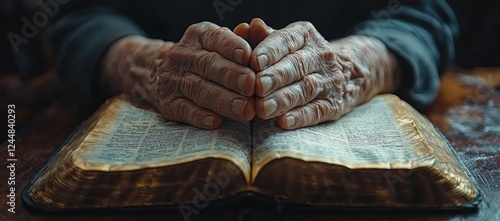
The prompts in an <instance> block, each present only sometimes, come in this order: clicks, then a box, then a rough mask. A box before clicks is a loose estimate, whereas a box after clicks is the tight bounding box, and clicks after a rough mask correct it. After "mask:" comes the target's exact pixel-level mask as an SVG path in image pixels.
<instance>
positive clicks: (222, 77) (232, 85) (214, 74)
mask: <svg viewBox="0 0 500 221" xmlns="http://www.w3.org/2000/svg"><path fill="white" fill-rule="evenodd" d="M170 58H171V61H172V62H173V63H176V64H177V65H181V66H183V69H184V71H187V72H192V73H195V74H197V75H199V76H201V77H203V78H205V79H208V80H210V81H213V82H216V83H218V84H220V85H223V86H224V87H226V88H228V89H230V90H232V91H235V92H238V93H240V94H242V95H244V96H247V97H248V96H252V95H253V94H254V87H255V73H254V72H253V71H252V69H250V68H248V67H245V66H242V65H239V64H237V63H234V62H232V61H230V60H228V59H226V58H224V57H223V56H222V55H220V54H219V53H216V52H208V51H205V50H198V51H190V50H185V49H184V48H183V47H175V48H174V49H172V50H171V54H170Z"/></svg>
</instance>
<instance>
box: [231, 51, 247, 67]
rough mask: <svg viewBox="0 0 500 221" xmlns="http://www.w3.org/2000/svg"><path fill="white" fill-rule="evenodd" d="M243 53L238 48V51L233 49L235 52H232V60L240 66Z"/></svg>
mask: <svg viewBox="0 0 500 221" xmlns="http://www.w3.org/2000/svg"><path fill="white" fill-rule="evenodd" d="M244 53H245V52H244V51H243V49H239V48H238V49H235V50H234V51H233V59H234V60H235V61H236V62H238V63H240V64H243V54H244Z"/></svg>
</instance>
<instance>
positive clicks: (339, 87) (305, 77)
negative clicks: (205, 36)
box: [234, 19, 397, 129]
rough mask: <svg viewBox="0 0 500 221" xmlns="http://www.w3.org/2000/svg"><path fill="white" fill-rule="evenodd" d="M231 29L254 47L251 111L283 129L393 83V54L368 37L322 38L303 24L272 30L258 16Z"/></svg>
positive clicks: (326, 115) (314, 120)
mask: <svg viewBox="0 0 500 221" xmlns="http://www.w3.org/2000/svg"><path fill="white" fill-rule="evenodd" d="M234 32H235V33H236V34H237V35H239V36H241V37H243V38H244V39H246V40H247V41H249V42H250V44H251V45H252V46H254V47H255V48H254V49H253V51H252V55H251V58H250V67H251V68H252V69H253V70H254V71H255V72H256V73H257V74H256V84H255V94H256V96H257V98H256V100H255V108H256V113H257V115H258V116H259V117H260V118H263V119H270V118H274V117H277V118H278V124H279V125H280V127H282V128H284V129H295V128H300V127H305V126H309V125H315V124H318V123H320V122H324V121H329V120H336V119H339V118H340V117H341V116H343V115H344V114H346V113H347V112H349V111H351V110H352V109H353V108H354V107H355V106H356V105H358V104H360V103H363V102H366V101H367V100H368V99H370V98H371V97H373V96H374V95H376V94H377V93H380V92H384V91H387V92H388V91H391V90H393V88H394V87H395V84H396V81H395V80H394V79H395V78H394V73H396V69H397V62H396V58H395V57H394V56H393V55H392V53H390V52H389V51H388V50H387V49H386V48H385V45H383V43H381V42H379V41H378V40H376V39H373V38H369V37H364V36H351V37H348V38H345V39H342V40H339V41H335V42H328V41H326V40H325V39H324V38H323V37H322V36H321V34H320V33H319V32H318V31H317V30H316V29H315V27H314V26H313V25H312V24H311V23H309V22H296V23H292V24H290V25H288V26H286V27H285V28H283V29H281V30H273V29H272V28H270V27H267V25H265V23H264V22H263V21H262V20H260V19H254V20H252V22H251V23H250V24H240V25H239V26H238V27H236V28H235V30H234Z"/></svg>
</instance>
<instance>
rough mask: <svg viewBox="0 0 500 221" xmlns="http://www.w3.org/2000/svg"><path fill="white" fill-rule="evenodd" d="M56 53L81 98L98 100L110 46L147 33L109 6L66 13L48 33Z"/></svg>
mask: <svg viewBox="0 0 500 221" xmlns="http://www.w3.org/2000/svg"><path fill="white" fill-rule="evenodd" d="M47 32H48V36H49V40H50V41H51V44H52V45H53V47H54V50H55V63H56V64H55V65H56V70H57V72H58V74H59V76H61V79H62V83H63V84H64V86H65V87H69V88H71V92H72V93H75V94H74V95H75V96H76V97H78V98H84V99H92V98H98V97H100V95H98V91H99V89H98V85H97V79H98V78H97V77H98V75H99V69H100V68H99V67H100V65H101V59H102V58H103V56H104V54H105V52H106V50H107V49H108V47H109V46H110V45H111V43H113V42H114V41H116V40H117V39H119V38H122V37H124V36H127V35H143V36H145V33H144V32H143V31H142V30H141V29H140V28H139V27H138V26H137V25H135V24H134V23H133V22H132V21H130V20H129V19H128V18H126V17H124V16H122V15H120V14H119V13H117V12H115V11H114V10H112V9H110V8H107V7H92V8H87V9H84V10H76V11H74V12H70V13H68V14H65V15H64V16H62V17H61V18H59V19H57V21H56V22H54V23H53V24H51V25H50V26H49V28H48V30H47Z"/></svg>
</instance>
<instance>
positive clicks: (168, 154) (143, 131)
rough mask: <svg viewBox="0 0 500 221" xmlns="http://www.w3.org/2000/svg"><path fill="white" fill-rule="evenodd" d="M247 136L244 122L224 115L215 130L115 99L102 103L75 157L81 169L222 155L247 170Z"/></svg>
mask: <svg viewBox="0 0 500 221" xmlns="http://www.w3.org/2000/svg"><path fill="white" fill-rule="evenodd" d="M250 136H251V135H250V124H248V123H247V124H243V123H237V122H233V121H229V120H225V121H224V122H223V124H222V126H221V127H220V128H219V129H217V130H203V129H198V128H195V127H192V126H189V125H186V124H180V123H175V122H165V121H164V120H163V118H162V117H161V116H160V115H159V114H158V113H156V112H154V111H150V110H145V109H141V108H138V107H135V106H133V105H132V104H130V103H128V102H127V101H124V100H119V101H118V102H117V101H114V102H112V103H111V105H110V106H109V107H108V108H106V109H105V111H104V112H103V116H102V117H100V118H99V119H98V121H97V122H96V124H95V125H94V128H93V129H92V130H90V132H89V134H88V135H87V137H86V138H85V140H84V141H83V142H81V143H80V147H79V148H77V149H76V151H75V153H74V155H73V161H74V162H75V164H76V165H77V166H78V167H80V168H82V169H85V170H102V171H123V170H136V169H142V168H148V167H160V166H168V165H174V164H180V163H185V162H191V161H195V160H199V159H204V158H223V159H227V160H230V161H232V162H234V163H235V164H236V165H237V166H239V167H240V169H241V170H242V171H244V173H249V172H247V171H250V155H251V152H250V150H251V146H250V145H251V144H250ZM248 176H249V175H248ZM247 180H248V178H247Z"/></svg>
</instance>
